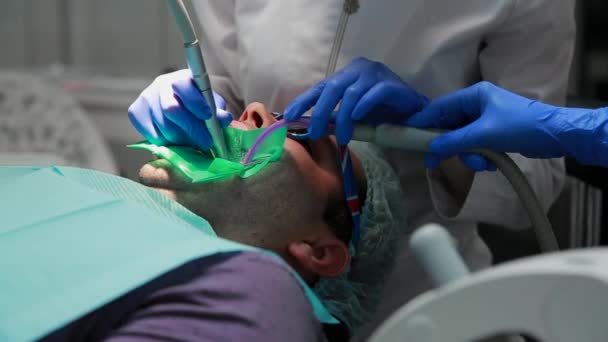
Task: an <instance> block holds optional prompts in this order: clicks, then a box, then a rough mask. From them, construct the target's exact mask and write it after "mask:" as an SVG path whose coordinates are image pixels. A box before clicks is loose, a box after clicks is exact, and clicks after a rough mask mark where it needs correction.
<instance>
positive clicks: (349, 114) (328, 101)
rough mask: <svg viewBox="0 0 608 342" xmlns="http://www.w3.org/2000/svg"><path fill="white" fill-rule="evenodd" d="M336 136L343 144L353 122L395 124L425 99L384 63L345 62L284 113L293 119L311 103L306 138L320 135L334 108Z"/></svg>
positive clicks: (424, 102)
mask: <svg viewBox="0 0 608 342" xmlns="http://www.w3.org/2000/svg"><path fill="white" fill-rule="evenodd" d="M340 101H342V102H341V103H340V109H339V111H338V113H337V115H336V117H335V120H336V122H335V124H336V138H337V140H338V143H339V144H341V145H344V144H346V143H348V141H349V140H350V139H351V137H352V132H353V123H352V122H353V121H358V120H363V121H365V122H368V123H372V124H377V123H399V122H403V121H404V120H405V119H407V118H408V117H409V116H410V115H411V114H412V113H415V112H418V111H420V110H421V109H422V108H423V107H424V106H425V105H426V104H427V103H428V99H427V98H426V97H425V96H423V95H421V94H419V93H417V92H416V91H415V90H413V89H412V88H410V86H408V85H407V84H406V83H405V82H404V81H402V80H401V79H400V78H399V76H397V75H396V74H394V73H393V72H392V71H391V70H390V69H389V68H388V67H387V66H386V65H384V64H382V63H379V62H373V61H370V60H368V59H365V58H357V59H354V60H353V61H352V62H351V63H350V64H349V65H347V66H346V67H344V68H343V69H341V70H340V71H338V72H337V73H335V74H333V75H332V76H330V77H328V78H327V79H325V80H323V81H321V82H319V83H317V84H316V85H315V86H313V87H311V88H310V89H308V90H307V91H305V92H304V93H302V94H300V95H299V96H298V97H297V98H296V99H295V100H294V101H293V102H292V103H291V104H290V105H289V106H287V109H286V110H285V112H284V117H285V119H286V120H288V121H292V120H296V119H298V118H300V117H301V116H302V114H304V113H305V112H306V111H308V110H309V109H310V108H312V107H313V106H314V107H315V108H314V110H313V112H312V117H311V125H310V127H309V134H310V137H311V138H313V139H316V138H320V137H321V136H323V135H324V134H325V132H326V130H327V126H328V125H329V122H330V119H331V118H332V115H333V111H334V108H335V107H336V105H337V104H338V102H340Z"/></svg>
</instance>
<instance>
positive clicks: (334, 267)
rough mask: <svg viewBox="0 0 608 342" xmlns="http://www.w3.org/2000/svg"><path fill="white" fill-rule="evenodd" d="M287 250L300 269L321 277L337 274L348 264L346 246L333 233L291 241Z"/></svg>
mask: <svg viewBox="0 0 608 342" xmlns="http://www.w3.org/2000/svg"><path fill="white" fill-rule="evenodd" d="M287 250H288V252H289V254H290V255H291V257H292V258H294V259H295V260H297V262H298V263H299V266H300V267H301V268H302V269H304V270H305V271H307V272H311V273H314V274H317V275H319V276H321V277H335V276H338V275H339V274H340V273H342V272H344V271H345V270H346V268H347V267H348V265H349V264H350V252H349V251H348V247H347V246H346V244H345V243H344V242H342V241H341V240H340V239H338V238H337V237H336V236H335V235H334V234H324V235H323V236H321V237H316V239H314V240H311V241H308V240H306V241H304V240H302V241H294V242H291V243H289V245H288V246H287Z"/></svg>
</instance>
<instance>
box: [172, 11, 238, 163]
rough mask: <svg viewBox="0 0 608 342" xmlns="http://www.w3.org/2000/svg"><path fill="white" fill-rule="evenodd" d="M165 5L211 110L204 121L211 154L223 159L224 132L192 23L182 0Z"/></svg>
mask: <svg viewBox="0 0 608 342" xmlns="http://www.w3.org/2000/svg"><path fill="white" fill-rule="evenodd" d="M167 4H168V5H169V10H170V11H171V14H172V15H173V17H174V18H175V22H176V23H177V27H178V29H179V31H180V34H181V36H182V40H183V41H184V49H185V52H186V61H187V62H188V68H189V69H190V71H191V72H192V78H193V80H194V83H195V84H196V86H197V87H198V89H199V91H200V92H201V94H202V95H203V97H204V98H205V100H206V101H207V104H208V105H209V109H210V110H211V117H210V118H209V119H208V120H205V126H206V127H207V130H208V131H209V134H210V135H211V139H212V140H213V146H212V147H211V153H212V154H213V156H214V157H219V158H225V157H226V155H227V153H228V152H227V149H226V141H225V140H224V132H223V130H222V126H221V124H220V121H219V119H218V117H217V112H216V108H215V100H214V99H213V91H212V89H211V82H210V81H209V74H208V73H207V69H206V68H205V61H204V59H203V54H202V52H201V49H200V43H199V41H198V39H197V38H196V34H195V33H194V27H193V25H192V21H191V20H190V16H189V15H188V11H187V10H186V7H185V5H184V3H183V1H182V0H167Z"/></svg>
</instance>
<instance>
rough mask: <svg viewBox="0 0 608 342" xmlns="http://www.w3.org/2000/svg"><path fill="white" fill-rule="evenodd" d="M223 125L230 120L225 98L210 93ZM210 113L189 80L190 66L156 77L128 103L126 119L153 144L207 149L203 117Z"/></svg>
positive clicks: (210, 141)
mask: <svg viewBox="0 0 608 342" xmlns="http://www.w3.org/2000/svg"><path fill="white" fill-rule="evenodd" d="M213 97H214V99H215V104H216V106H217V116H218V118H219V119H220V122H221V125H222V127H226V126H228V125H229V124H230V122H231V121H232V115H231V114H230V113H228V112H227V111H225V109H226V101H224V99H223V98H222V97H221V96H219V95H218V94H215V93H214V94H213ZM210 117H211V111H210V108H209V105H208V104H207V101H205V98H204V97H203V95H202V94H201V92H200V91H199V90H198V88H197V87H196V85H195V84H194V81H193V80H192V73H191V72H190V70H187V69H185V70H179V71H176V72H172V73H170V74H165V75H161V76H159V77H157V78H156V79H155V80H154V82H152V84H150V85H149V86H148V87H147V88H146V89H144V91H143V92H142V93H141V95H139V97H138V98H137V99H136V100H135V102H133V104H131V106H130V107H129V119H130V120H131V123H132V124H133V126H134V127H135V129H137V131H138V132H139V133H140V134H141V135H143V136H144V138H146V139H147V140H148V141H150V142H151V143H153V144H156V145H190V146H194V147H198V148H200V149H203V150H208V149H209V148H210V147H211V146H212V144H213V142H212V139H211V135H210V134H209V132H208V131H207V128H206V127H205V124H204V122H203V121H202V120H205V119H208V118H210Z"/></svg>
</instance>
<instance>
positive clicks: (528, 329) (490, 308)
mask: <svg viewBox="0 0 608 342" xmlns="http://www.w3.org/2000/svg"><path fill="white" fill-rule="evenodd" d="M410 247H411V248H412V250H413V252H414V255H415V257H416V259H417V260H418V261H419V262H420V263H421V264H422V265H423V266H424V269H425V270H426V271H427V273H428V274H429V276H430V278H431V279H432V280H433V283H434V285H435V286H436V289H433V290H430V291H427V292H426V293H424V294H422V295H420V296H418V297H416V298H415V299H414V300H412V301H411V302H409V303H407V304H405V305H404V306H403V307H402V308H401V309H399V310H397V311H396V312H395V313H394V314H393V315H392V316H391V317H390V318H389V319H388V320H386V321H385V322H384V324H382V325H381V326H380V327H379V328H378V330H377V331H376V332H375V333H374V334H373V335H372V338H371V339H370V341H372V342H393V341H395V342H396V341H416V342H448V341H449V342H467V341H478V340H480V339H484V338H487V337H489V336H496V335H498V334H514V333H524V334H526V335H528V336H532V337H533V338H534V339H535V340H538V341H542V342H545V341H548V342H572V341H576V342H605V341H608V324H606V322H605V317H606V315H605V311H606V308H607V307H608V267H607V266H608V249H605V248H591V249H582V250H575V251H566V252H558V253H549V254H544V255H542V256H537V257H530V258H524V259H520V260H517V261H513V262H508V263H505V264H502V265H500V266H496V267H493V268H490V269H487V270H484V271H480V272H477V273H475V274H469V272H468V270H467V268H466V266H465V263H464V261H463V260H462V258H461V257H460V256H459V255H458V252H457V251H456V249H455V248H454V246H453V245H452V241H451V239H450V237H449V233H447V231H446V230H445V229H443V228H442V227H439V226H437V225H427V226H424V227H422V228H420V229H419V230H417V231H416V232H415V233H414V234H413V236H412V239H411V241H410ZM497 308H499V309H497ZM513 338H518V337H517V336H514V337H513Z"/></svg>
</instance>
